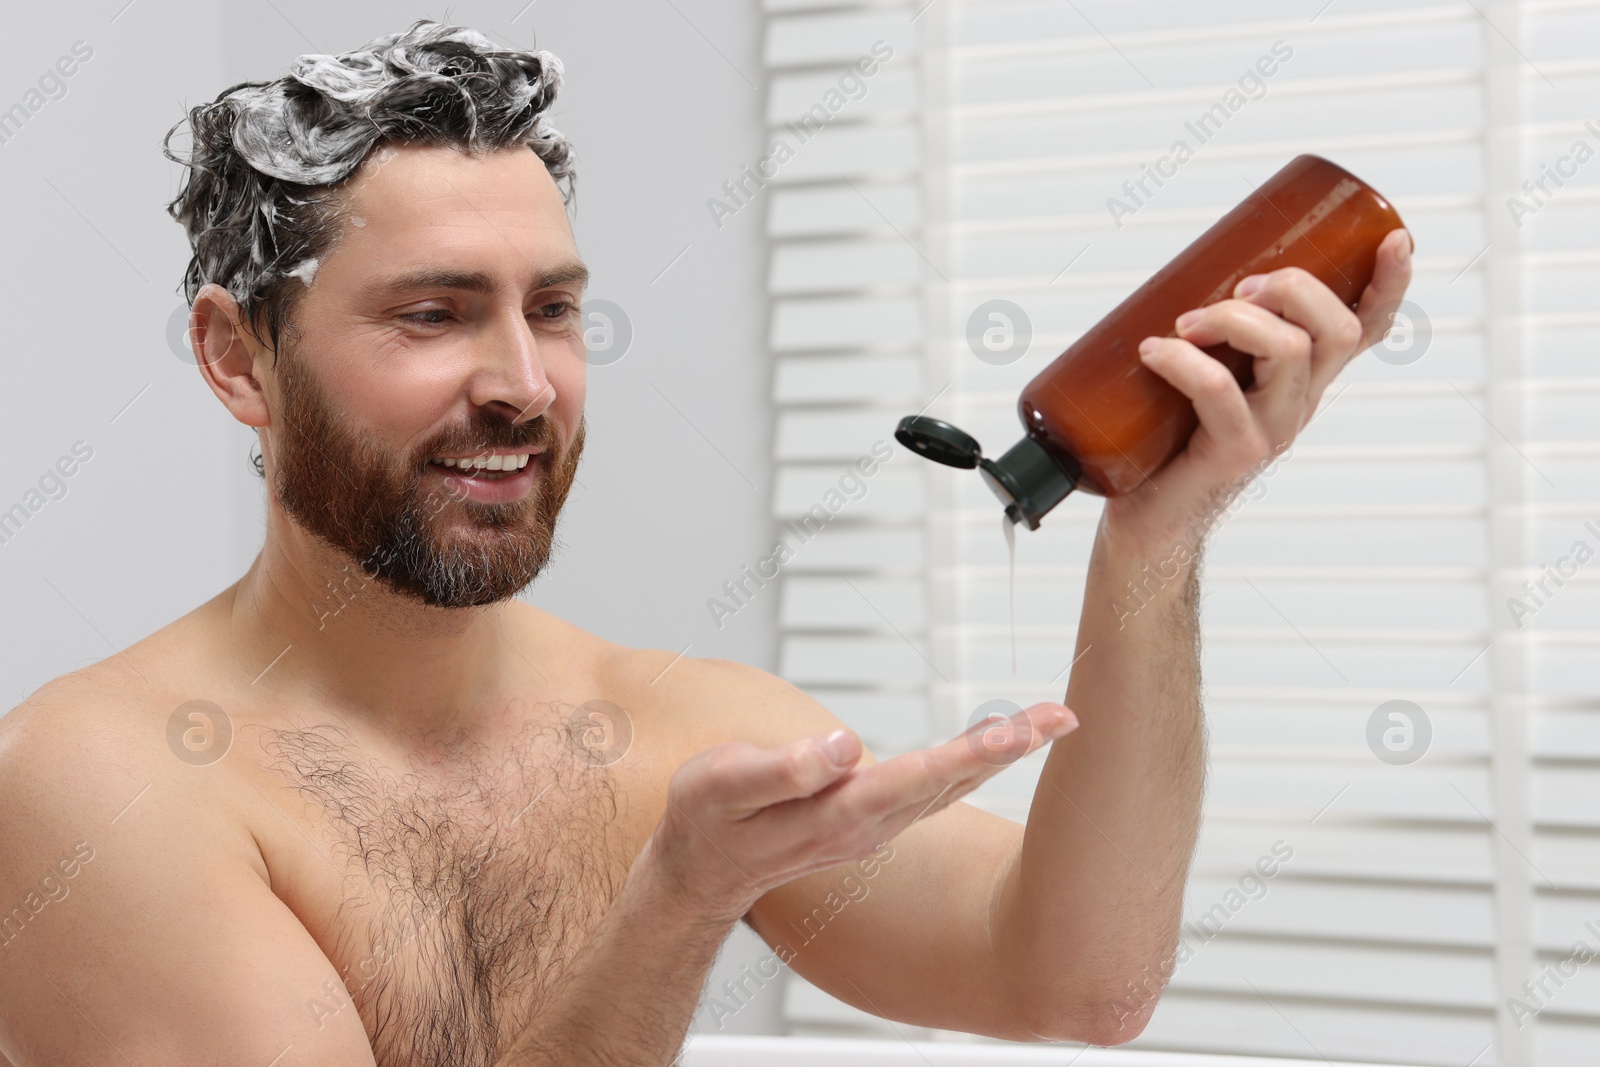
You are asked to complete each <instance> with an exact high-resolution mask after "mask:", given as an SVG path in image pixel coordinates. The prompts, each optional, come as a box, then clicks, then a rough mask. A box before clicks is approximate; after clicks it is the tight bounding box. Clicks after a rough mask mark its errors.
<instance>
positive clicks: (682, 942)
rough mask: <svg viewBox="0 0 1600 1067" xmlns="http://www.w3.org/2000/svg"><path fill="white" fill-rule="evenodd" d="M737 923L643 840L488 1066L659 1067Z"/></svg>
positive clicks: (668, 1058)
mask: <svg viewBox="0 0 1600 1067" xmlns="http://www.w3.org/2000/svg"><path fill="white" fill-rule="evenodd" d="M653 840H654V839H652V842H653ZM738 921H739V920H738V917H737V916H728V915H727V914H726V912H722V913H716V912H711V911H708V910H707V909H705V908H702V907H700V906H698V905H697V903H696V902H695V900H694V899H693V897H692V887H689V886H686V885H683V884H682V883H681V881H680V880H678V879H677V878H675V877H674V876H672V875H671V874H670V873H669V872H668V871H667V869H666V868H665V867H664V866H663V864H662V862H661V858H660V856H659V855H658V853H657V852H656V851H655V849H654V847H653V844H652V845H647V846H646V847H645V849H644V850H643V851H642V852H641V853H640V856H639V858H638V859H637V860H636V861H635V862H634V864H633V867H632V868H631V869H630V870H629V872H628V877H627V879H626V880H625V881H624V882H623V885H622V888H621V890H620V891H619V892H618V894H617V897H616V899H615V900H614V901H612V903H611V906H610V908H609V910H608V911H607V912H606V915H605V918H603V919H602V920H601V921H600V923H599V925H598V926H597V927H596V928H595V930H594V933H593V934H591V935H590V937H589V940H588V941H587V942H585V944H584V946H583V948H582V950H581V951H580V952H579V953H578V955H577V958H576V959H575V960H574V961H573V962H572V964H571V965H570V966H569V967H568V969H567V970H566V971H565V972H563V974H562V976H561V980H560V982H559V985H558V987H557V988H555V989H553V990H552V991H551V996H550V999H549V1000H547V1001H546V1002H545V1003H544V1004H541V1005H539V1006H538V1008H537V1009H536V1011H537V1014H536V1015H535V1016H534V1019H533V1022H532V1023H531V1024H530V1025H529V1026H528V1028H527V1029H526V1030H525V1031H523V1033H522V1034H521V1035H520V1036H519V1037H518V1038H517V1041H516V1043H515V1045H513V1046H512V1048H511V1050H510V1051H509V1052H507V1053H506V1054H505V1055H504V1056H502V1057H501V1058H500V1059H498V1060H496V1061H495V1067H655V1065H659V1067H667V1065H669V1064H671V1063H673V1062H674V1061H675V1060H676V1058H677V1056H678V1054H679V1052H680V1051H681V1050H682V1046H683V1042H684V1038H685V1035H686V1034H687V1033H688V1029H689V1022H690V1019H691V1018H692V1017H693V1015H694V1011H695V1007H696V1004H697V1003H698V1000H699V995H700V991H701V989H702V988H703V986H704V985H705V979H706V974H707V973H708V972H709V971H710V969H711V965H712V963H713V962H714V961H715V960H716V956H717V951H718V949H719V948H720V947H721V946H722V943H723V941H725V940H726V939H727V937H728V934H729V933H730V932H731V931H732V929H733V927H734V925H736V924H737V922H738Z"/></svg>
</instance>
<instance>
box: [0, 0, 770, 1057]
mask: <svg viewBox="0 0 1600 1067" xmlns="http://www.w3.org/2000/svg"><path fill="white" fill-rule="evenodd" d="M525 4H526V0H506V2H503V3H463V4H453V5H450V6H449V7H448V8H443V7H437V8H435V7H415V6H407V7H405V8H404V9H403V10H402V9H400V8H397V7H396V6H395V5H393V4H386V3H379V2H376V0H349V2H343V3H340V4H337V5H335V4H329V3H322V2H311V0H275V2H274V3H273V4H254V3H242V2H235V3H195V2H189V3H183V2H180V0H135V2H134V3H133V4H132V5H131V6H128V5H127V3H126V0H96V2H95V3H92V4H83V5H77V4H74V5H70V6H69V5H23V6H12V7H8V8H7V10H6V11H5V13H4V14H3V15H0V70H4V71H5V72H6V73H5V74H4V75H3V76H0V109H4V108H7V107H9V106H10V105H11V104H12V103H14V102H18V101H21V100H23V99H24V94H25V93H26V92H27V90H28V89H29V88H31V87H34V85H35V83H36V82H37V79H38V77H39V75H41V74H43V73H45V72H46V71H47V70H48V69H49V68H50V67H51V65H52V64H53V63H54V62H55V60H56V59H57V57H59V56H62V55H64V54H67V53H68V52H69V50H70V49H71V47H72V45H73V43H74V42H76V41H80V40H82V41H85V42H87V43H88V45H89V46H90V47H92V48H93V50H94V53H93V56H92V58H90V59H89V60H88V61H86V62H84V63H83V64H82V65H81V68H80V69H78V70H77V71H76V73H75V74H74V75H73V76H72V77H71V78H69V79H66V80H65V84H66V86H67V92H66V95H65V96H63V97H61V98H60V99H56V100H49V101H48V102H46V103H45V105H44V106H43V107H41V108H40V109H39V110H38V112H37V113H36V114H34V115H33V116H32V117H31V118H30V119H29V120H28V122H27V123H26V124H25V125H24V127H23V128H22V130H21V131H20V133H18V134H17V135H16V136H14V137H13V138H12V139H11V140H10V141H9V142H7V143H5V144H0V194H3V195H0V220H3V221H0V227H3V237H0V242H3V245H0V247H3V249H4V254H3V255H0V280H3V282H4V287H5V292H6V294H7V296H8V298H9V300H8V303H9V309H8V310H9V314H8V315H7V317H6V321H5V324H4V338H5V340H4V346H5V350H6V351H5V360H4V372H3V373H4V382H5V387H4V389H3V390H0V449H3V451H0V455H3V457H4V459H3V462H0V510H3V509H5V508H8V507H10V506H11V505H12V504H14V503H17V502H19V501H22V500H24V499H25V494H26V493H27V492H28V490H29V489H30V488H32V487H34V486H35V485H36V484H37V481H38V479H39V477H40V476H41V475H42V474H44V472H45V471H46V469H47V468H48V467H50V466H51V465H52V464H54V463H55V462H56V460H57V459H58V458H59V457H62V456H64V455H67V454H68V453H69V452H70V450H71V448H72V446H73V444H74V442H76V441H79V440H82V441H84V442H86V443H87V445H88V446H89V447H92V448H93V450H94V451H93V457H92V459H90V460H89V461H88V462H87V463H85V464H83V466H82V468H81V469H79V470H77V471H76V472H75V473H74V474H73V475H72V477H71V478H69V479H66V487H67V492H66V495H65V496H63V497H61V498H60V499H56V500H50V501H49V502H48V503H46V504H45V506H43V507H42V508H40V509H39V510H38V512H37V514H35V515H33V516H32V517H31V518H30V519H29V520H28V521H27V523H26V525H25V526H24V527H23V528H22V530H21V531H20V532H19V533H18V534H17V535H16V536H15V537H13V538H12V539H11V540H10V541H9V543H5V544H0V604H3V605H4V615H3V621H0V633H3V635H4V638H5V641H4V645H3V647H4V650H5V651H4V653H3V655H0V708H4V707H9V706H12V705H14V704H15V703H18V702H20V701H21V700H22V699H23V698H24V697H25V696H26V695H27V694H28V693H30V692H32V691H33V690H34V689H36V688H37V687H38V686H39V685H41V684H43V683H44V682H46V681H48V680H49V679H51V678H53V677H55V676H57V675H59V674H62V673H65V672H67V671H70V670H73V669H75V668H77V667H79V666H82V665H84V664H86V663H89V662H92V661H94V660H97V659H101V658H104V657H105V656H107V655H110V654H113V652H114V650H115V649H119V648H123V647H125V646H127V645H129V644H131V643H133V642H134V641H136V640H138V639H139V638H141V637H143V636H144V635H146V634H148V633H149V632H151V631H152V630H154V629H157V628H159V627H160V626H162V625H164V624H165V623H167V622H169V621H171V620H172V619H174V618H176V617H177V616H179V615H181V614H183V613H184V612H186V611H188V610H190V609H191V608H193V607H194V606H195V605H197V604H199V603H201V602H202V601H204V600H206V599H208V598H210V597H212V596H214V595H215V594H216V593H217V592H219V591H220V590H222V589H223V588H224V587H226V586H227V585H228V584H230V583H231V582H233V581H234V580H235V579H236V578H237V577H238V576H239V575H240V574H241V573H242V572H243V570H244V569H245V568H246V567H247V566H248V565H249V562H250V560H251V559H252V558H253V556H254V555H255V553H256V551H257V549H258V547H259V545H260V539H261V532H262V507H263V506H262V488H261V483H260V482H259V480H258V479H257V478H256V477H255V475H254V474H253V473H252V472H251V471H250V469H249V467H248V466H247V462H246V455H247V450H248V448H249V444H250V441H251V439H252V435H251V433H250V431H248V430H247V429H245V428H244V427H242V426H239V425H238V424H236V423H234V422H233V421H232V419H231V417H229V416H228V414H227V413H226V411H225V410H224V409H223V408H222V406H221V404H219V403H218V402H217V401H216V399H215V398H214V397H213V396H212V394H211V393H210V391H209V390H207V389H206V388H205V386H204V385H203V383H202V381H201V379H200V376H199V374H198V373H197V372H196V371H195V369H194V367H193V364H192V363H185V362H183V361H182V360H181V359H180V358H179V357H178V356H177V355H175V354H174V351H173V350H172V349H171V348H170V347H169V343H168V340H167V330H168V324H169V320H170V319H171V316H172V314H173V312H174V311H175V310H176V309H178V308H180V307H181V306H182V298H181V296H180V295H179V292H178V284H179V281H180V278H181V272H182V270H183V267H184V264H185V262H186V260H187V256H188V246H187V244H186V242H185V240H184V237H183V233H182V230H181V228H180V227H179V226H178V225H177V224H176V223H175V222H173V221H172V220H171V219H170V218H168V216H167V215H166V214H165V212H164V210H163V207H164V205H165V203H166V202H167V201H168V200H169V199H171V197H172V196H173V194H174V193H175V192H176V190H177V182H178V179H179V175H180V168H179V167H178V166H177V165H176V164H173V163H170V162H168V161H167V160H166V159H164V158H163V157H162V155H161V152H160V150H159V144H160V140H161V137H162V135H163V134H164V133H165V132H166V130H167V128H168V127H169V126H171V125H172V124H173V123H174V122H175V121H177V120H178V119H180V118H181V117H182V115H183V111H184V108H185V107H186V106H192V105H194V104H197V103H201V102H204V101H206V100H210V99H212V98H214V97H215V96H216V95H217V93H218V92H220V91H221V90H222V89H224V88H226V87H228V86H230V85H232V84H234V83H236V82H239V81H243V80H247V79H249V80H260V79H265V78H270V77H275V76H276V75H278V74H279V73H280V72H281V71H282V70H283V69H284V68H285V67H286V66H287V65H288V64H289V63H290V62H292V60H293V59H294V57H295V56H297V55H299V54H300V53H302V52H311V51H318V52H330V51H331V52H339V51H345V50H348V49H351V48H354V47H356V46H358V45H360V44H361V43H363V42H365V41H366V40H368V39H369V38H371V37H373V36H375V35H377V34H379V33H385V32H390V31H393V30H399V29H403V28H405V27H406V26H408V25H409V24H410V23H411V21H412V20H413V19H415V18H420V17H432V18H437V19H440V20H441V21H451V22H456V23H460V24H465V25H470V26H474V27H476V28H478V29H480V30H482V31H484V32H485V33H488V34H490V35H491V36H494V37H496V38H497V39H500V40H501V41H503V42H505V43H507V45H508V46H519V47H535V46H537V47H541V48H548V49H550V50H551V51H553V52H555V53H556V54H557V55H559V56H560V57H561V58H562V60H563V61H564V63H565V64H566V72H567V82H566V87H565V89H564V90H563V92H562V94H561V97H560V100H559V102H558V104H557V107H556V109H555V119H556V123H557V125H558V127H559V128H560V129H562V130H563V131H564V132H565V133H567V134H568V135H569V136H570V137H571V138H572V140H573V141H574V143H575V145H576V147H577V151H578V157H579V169H578V195H577V214H576V219H575V229H576V233H577V238H578V245H579V248H580V250H581V251H582V253H583V255H584V257H585V258H586V259H587V261H588V262H589V264H590V266H591V267H592V268H593V270H594V281H593V284H592V286H591V289H590V296H591V297H594V298H603V299H606V300H610V301H612V302H614V303H615V304H617V305H620V306H621V307H622V308H623V309H624V311H625V312H626V314H627V315H628V317H629V319H630V320H631V323H632V327H633V332H634V339H633V342H632V346H631V348H630V349H629V351H628V352H627V354H626V355H625V356H624V357H623V358H622V359H621V360H620V361H619V362H617V363H615V364H613V365H610V366H601V367H593V368H591V369H590V372H589V394H588V404H587V413H588V420H589V423H590V426H589V435H588V444H587V447H586V450H585V459H584V464H583V467H582V469H581V470H580V472H579V478H580V480H581V483H582V484H581V486H580V487H576V488H575V489H574V491H573V494H572V496H571V497H570V499H569V502H568V505H567V510H566V513H565V514H564V516H563V518H562V522H561V526H560V529H559V544H560V547H559V548H558V551H557V555H556V559H555V560H554V562H553V563H552V565H551V569H550V570H549V571H548V572H547V573H546V575H545V576H544V577H543V578H541V579H540V581H539V582H538V583H537V584H536V585H535V587H534V589H533V591H532V592H531V593H530V594H529V599H530V600H531V601H532V602H534V603H537V604H539V605H540V606H541V607H543V608H545V609H547V610H549V611H552V612H554V613H556V614H557V615H560V616H561V617H563V618H566V619H569V620H571V621H572V622H574V623H576V624H577V625H579V626H582V627H584V628H586V629H589V630H591V631H593V632H595V633H598V634H600V635H601V636H603V637H606V638H608V639H610V640H614V641H618V642H621V643H624V644H627V645H633V646H639V647H657V648H664V649H670V650H672V651H678V650H680V649H683V648H684V647H685V646H686V645H687V646H689V647H688V654H689V655H691V656H717V657H723V658H729V659H736V660H740V661H743V662H747V663H751V664H754V665H756V666H758V667H762V668H765V669H771V668H772V667H773V666H774V662H775V636H774V617H775V612H776V604H775V603H772V602H771V598H769V599H768V600H767V601H764V602H760V601H758V602H757V603H755V604H752V605H751V606H750V607H749V608H748V609H746V610H742V611H740V612H739V614H738V616H737V617H736V618H734V619H732V620H728V621H727V623H726V625H725V627H724V628H723V629H722V630H721V631H718V630H717V629H716V628H715V627H714V625H713V623H712V622H711V617H710V614H709V612H708V611H707V609H706V606H705V601H706V599H707V598H708V597H710V596H712V595H713V594H714V593H716V592H717V590H718V589H719V587H720V586H721V584H722V582H723V581H724V580H725V579H727V578H730V577H732V576H734V575H735V574H736V573H737V572H738V570H739V568H740V567H741V566H742V565H743V564H745V563H747V562H750V561H753V560H755V559H757V558H759V557H760V556H762V555H765V554H766V552H767V551H768V550H769V549H770V543H771V538H770V536H769V533H770V528H771V524H770V522H769V520H768V519H767V506H768V502H769V499H770V487H771V465H770V462H769V455H770V451H771V449H770V444H771V416H770V411H769V405H768V403H767V396H768V388H769V380H770V373H769V368H768V363H767V360H766V359H765V358H764V354H763V345H762V339H763V333H764V329H765V308H764V303H763V297H762V280H763V272H764V260H763V253H762V244H761V234H760V225H761V220H760V213H759V212H741V213H740V214H739V215H738V216H737V217H736V218H734V219H733V220H731V221H729V222H728V224H727V225H726V227H725V228H723V229H722V230H721V231H718V230H717V229H716V227H715V226H714V224H713V223H712V221H711V217H710V215H709V213H708V212H707V210H706V207H705V201H706V199H707V198H708V197H710V196H711V195H713V194H714V193H715V192H716V191H717V190H718V188H719V187H720V186H721V184H722V182H723V181H724V179H726V178H727V177H728V176H730V175H732V174H734V173H736V172H737V170H738V169H739V166H740V164H741V163H744V162H747V161H750V160H753V159H756V158H759V155H760V148H761V143H762V136H761V132H762V131H761V126H760V115H761V107H762V102H763V97H762V93H761V92H760V90H759V85H760V82H759V63H758V58H759V49H760V41H761V17H760V13H759V10H758V8H757V6H756V4H755V3H754V2H753V0H747V2H744V3H736V4H729V3H726V2H718V0H673V3H661V2H659V0H619V2H607V3H603V4H602V3H594V2H583V0H537V2H536V3H532V4H526V6H525ZM175 140H176V142H177V144H178V145H179V146H182V145H185V144H186V140H184V139H181V138H180V139H175ZM686 246H687V249H688V250H687V251H686V252H683V250H684V249H685V247H686ZM680 252H683V254H682V257H681V258H679V259H677V262H676V263H675V264H673V265H672V266H671V267H670V269H667V268H668V264H669V263H672V261H673V260H674V258H675V257H677V256H678V255H679V253H680ZM663 271H665V273H663ZM179 328H180V330H181V326H180V327H179ZM179 351H181V349H180V350H179ZM135 398H137V399H135ZM130 401H133V402H132V404H131V406H128V405H129V402H130ZM764 952H765V950H764V947H763V946H760V944H759V942H758V941H756V939H755V938H754V937H753V935H750V934H748V932H746V931H743V930H742V928H741V931H740V933H739V934H738V935H736V937H735V939H734V941H733V942H731V943H730V947H729V949H728V951H727V952H726V953H725V955H724V960H723V963H722V965H721V966H722V968H724V969H728V970H730V972H731V970H732V969H736V968H737V964H738V963H739V962H741V961H742V960H744V959H745V958H750V959H754V958H756V957H757V956H759V955H762V954H764ZM720 980H721V975H720V974H719V976H718V977H717V978H716V979H714V983H718V982H720ZM776 999H777V998H776V995H775V991H774V995H772V996H769V997H767V998H766V999H765V1000H764V1001H763V1002H761V1003H759V1004H758V1005H756V1006H754V1007H752V1008H750V1009H749V1010H747V1011H744V1012H741V1013H740V1015H739V1017H738V1019H737V1020H736V1021H735V1023H733V1024H730V1025H729V1026H728V1027H727V1030H728V1031H734V1030H737V1029H744V1030H749V1029H759V1028H762V1027H765V1026H767V1025H770V1023H771V1020H772V1017H773V1016H772V1015H771V1014H770V1012H775V1010H776V1003H775V1001H776ZM769 1009H770V1012H769Z"/></svg>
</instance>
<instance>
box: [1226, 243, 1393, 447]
mask: <svg viewBox="0 0 1600 1067" xmlns="http://www.w3.org/2000/svg"><path fill="white" fill-rule="evenodd" d="M1242 284H1243V283H1241V285H1242ZM1244 299H1247V300H1249V301H1250V303H1252V304H1254V305H1257V306H1258V307H1262V308H1265V309H1266V310H1267V311H1270V312H1272V313H1274V314H1277V315H1282V316H1283V317H1284V318H1285V319H1287V320H1288V321H1289V322H1292V323H1294V324H1295V325H1296V326H1298V327H1300V329H1302V330H1304V331H1305V332H1306V334H1307V335H1308V336H1309V337H1310V338H1311V364H1310V380H1309V381H1308V383H1307V388H1306V403H1305V404H1304V405H1303V408H1304V409H1305V410H1304V415H1305V418H1309V417H1310V415H1311V412H1312V409H1314V408H1315V405H1316V401H1317V399H1318V398H1320V397H1321V396H1322V391H1323V390H1324V389H1326V388H1327V387H1328V383H1329V382H1331V381H1333V379H1334V377H1335V376H1336V375H1338V373H1339V372H1340V371H1341V370H1343V369H1344V365H1345V364H1346V363H1348V362H1349V361H1350V357H1351V356H1353V355H1355V353H1356V352H1357V351H1359V346H1360V344H1361V339H1362V336H1363V328H1362V324H1361V319H1360V318H1359V317H1357V315H1356V313H1355V312H1353V311H1351V310H1350V309H1349V308H1348V307H1347V306H1345V303H1344V301H1342V300H1340V299H1339V297H1338V296H1337V295H1336V294H1335V293H1334V292H1333V290H1332V289H1329V288H1328V287H1327V286H1326V285H1324V284H1322V282H1320V281H1318V280H1317V279H1316V278H1315V277H1314V276H1312V275H1311V274H1309V273H1307V272H1306V271H1303V270H1292V269H1291V270H1279V271H1273V272H1272V273H1271V274H1268V275H1265V276H1264V277H1263V278H1262V280H1261V283H1260V284H1259V286H1257V287H1256V288H1255V289H1254V290H1253V291H1251V292H1250V293H1249V294H1248V295H1247V296H1245V297H1244ZM1259 370H1260V365H1259V364H1258V365H1257V371H1258V374H1257V378H1258V380H1259V377H1260V375H1259ZM1302 421H1304V420H1302ZM1299 428H1300V427H1299V426H1298V425H1297V426H1296V427H1295V429H1296V430H1298V429H1299Z"/></svg>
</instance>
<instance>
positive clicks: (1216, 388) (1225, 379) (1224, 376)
mask: <svg viewBox="0 0 1600 1067" xmlns="http://www.w3.org/2000/svg"><path fill="white" fill-rule="evenodd" d="M1196 385H1197V387H1198V389H1199V391H1200V392H1201V394H1202V395H1204V396H1207V397H1210V398H1212V399H1214V400H1221V399H1222V398H1224V397H1226V396H1227V395H1228V394H1229V393H1230V392H1235V391H1237V390H1238V388H1239V383H1238V382H1236V381H1234V380H1233V375H1232V374H1230V373H1228V368H1226V367H1224V366H1223V365H1222V364H1221V363H1215V364H1213V365H1212V366H1208V367H1206V368H1205V369H1204V370H1201V371H1200V372H1199V381H1198V382H1197V383H1196Z"/></svg>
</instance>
